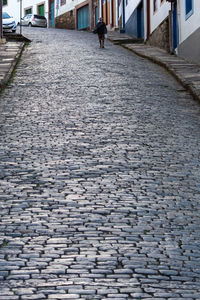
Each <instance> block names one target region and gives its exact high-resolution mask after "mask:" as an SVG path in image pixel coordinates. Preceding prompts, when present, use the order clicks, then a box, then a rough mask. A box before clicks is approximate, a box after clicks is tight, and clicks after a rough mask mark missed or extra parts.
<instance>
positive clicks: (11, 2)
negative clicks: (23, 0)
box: [2, 0, 20, 23]
mask: <svg viewBox="0 0 200 300" xmlns="http://www.w3.org/2000/svg"><path fill="white" fill-rule="evenodd" d="M2 2H3V1H2ZM3 12H7V13H8V14H9V15H10V16H11V17H13V18H14V19H15V22H16V23H18V22H19V19H20V2H18V1H17V0H8V5H4V6H3Z"/></svg>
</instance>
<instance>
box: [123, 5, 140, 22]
mask: <svg viewBox="0 0 200 300" xmlns="http://www.w3.org/2000/svg"><path fill="white" fill-rule="evenodd" d="M140 2H141V0H135V1H131V0H128V1H127V5H126V7H125V23H127V22H128V20H129V19H130V17H131V16H132V15H133V12H134V11H135V9H136V7H137V6H138V5H139V3H140ZM125 3H126V1H125Z"/></svg>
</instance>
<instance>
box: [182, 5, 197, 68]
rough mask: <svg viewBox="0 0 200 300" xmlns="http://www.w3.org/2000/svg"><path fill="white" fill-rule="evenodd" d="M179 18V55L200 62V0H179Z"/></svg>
mask: <svg viewBox="0 0 200 300" xmlns="http://www.w3.org/2000/svg"><path fill="white" fill-rule="evenodd" d="M178 20H179V22H178V25H179V26H178V49H177V50H178V51H177V52H178V55H180V56H182V57H185V58H187V59H188V60H190V61H193V62H196V63H198V64H200V0H184V1H183V0H179V1H178Z"/></svg>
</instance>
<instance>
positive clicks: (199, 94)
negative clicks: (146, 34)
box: [121, 44, 200, 102]
mask: <svg viewBox="0 0 200 300" xmlns="http://www.w3.org/2000/svg"><path fill="white" fill-rule="evenodd" d="M121 46H122V47H123V48H125V49H128V50H130V51H132V52H134V53H135V54H136V55H138V56H140V57H142V58H146V59H148V60H150V61H152V62H154V63H156V64H158V65H160V66H162V67H164V68H165V69H166V70H167V71H168V72H169V73H170V74H171V75H173V76H174V77H175V78H176V80H177V81H178V82H179V83H180V84H181V85H182V86H183V87H184V88H185V89H186V90H188V91H189V92H190V93H191V95H192V96H193V97H194V99H196V100H197V101H199V102H200V87H199V89H198V88H195V86H194V84H193V83H192V82H189V81H188V80H187V79H185V78H184V77H183V76H182V75H181V74H178V73H177V71H176V70H175V69H174V68H173V67H172V65H171V64H170V63H168V62H166V61H165V60H162V59H159V58H158V57H156V56H151V55H147V54H146V53H144V51H142V50H137V49H136V48H134V47H133V46H132V45H126V44H121ZM177 59H178V57H177ZM183 62H184V60H183ZM185 62H186V61H185ZM189 64H190V65H191V63H188V65H189ZM195 67H196V68H197V66H196V65H195V64H194V68H195Z"/></svg>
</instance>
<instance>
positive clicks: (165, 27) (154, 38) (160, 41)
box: [147, 18, 170, 52]
mask: <svg viewBox="0 0 200 300" xmlns="http://www.w3.org/2000/svg"><path fill="white" fill-rule="evenodd" d="M147 44H148V45H151V46H155V47H159V48H162V49H165V50H166V51H167V52H169V51H170V43H169V18H166V19H165V20H164V21H163V22H162V23H161V24H160V25H159V26H158V27H157V28H156V29H155V30H154V31H153V32H152V33H151V35H150V37H149V39H148V41H147Z"/></svg>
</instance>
